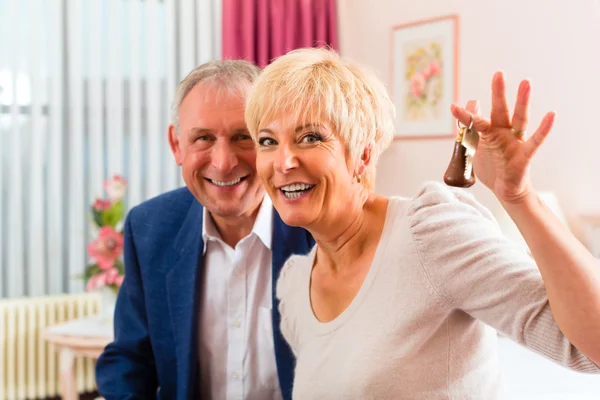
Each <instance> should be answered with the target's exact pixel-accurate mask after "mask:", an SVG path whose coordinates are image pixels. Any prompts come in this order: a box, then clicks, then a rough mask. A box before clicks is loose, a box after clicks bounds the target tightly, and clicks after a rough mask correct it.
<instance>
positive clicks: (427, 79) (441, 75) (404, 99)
mask: <svg viewBox="0 0 600 400" xmlns="http://www.w3.org/2000/svg"><path fill="white" fill-rule="evenodd" d="M457 33H458V17H457V16H448V17H441V18H436V19H431V20H426V21H419V22H414V23H409V24H404V25H398V26H395V27H394V28H393V30H392V98H393V101H394V106H395V107H396V120H395V128H396V131H395V132H396V133H395V134H396V138H405V137H406V138H409V137H429V138H434V137H451V136H454V135H455V130H456V125H455V123H454V120H453V118H452V114H451V113H450V104H451V103H453V102H456V101H457V87H456V86H457V79H456V77H457V73H458V71H457V69H458V68H457V50H458V43H457V40H458V34H457Z"/></svg>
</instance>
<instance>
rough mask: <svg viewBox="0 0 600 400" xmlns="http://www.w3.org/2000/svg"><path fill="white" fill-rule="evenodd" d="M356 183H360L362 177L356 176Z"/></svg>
mask: <svg viewBox="0 0 600 400" xmlns="http://www.w3.org/2000/svg"><path fill="white" fill-rule="evenodd" d="M356 183H360V175H356Z"/></svg>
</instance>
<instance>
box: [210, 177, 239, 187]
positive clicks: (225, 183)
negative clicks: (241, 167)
mask: <svg viewBox="0 0 600 400" xmlns="http://www.w3.org/2000/svg"><path fill="white" fill-rule="evenodd" d="M241 180H242V178H237V179H236V180H233V181H229V182H223V181H217V180H215V179H211V180H210V181H211V182H212V183H214V184H215V185H217V186H233V185H236V184H238V183H240V181H241Z"/></svg>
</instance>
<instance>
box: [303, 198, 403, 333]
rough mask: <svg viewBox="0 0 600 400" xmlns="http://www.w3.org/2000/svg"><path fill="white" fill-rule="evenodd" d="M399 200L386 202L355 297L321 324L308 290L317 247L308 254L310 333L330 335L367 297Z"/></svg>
mask: <svg viewBox="0 0 600 400" xmlns="http://www.w3.org/2000/svg"><path fill="white" fill-rule="evenodd" d="M398 202H399V199H395V198H392V197H390V198H389V200H388V205H387V210H386V212H385V222H384V224H383V232H381V237H380V239H379V243H378V244H377V248H376V249H375V255H374V256H373V262H372V263H371V267H370V268H369V271H368V272H367V275H366V276H365V279H364V280H363V282H362V284H361V285H360V288H359V289H358V291H357V292H356V295H355V296H354V298H353V299H352V301H351V302H350V304H349V305H348V307H346V308H345V309H344V310H343V311H342V312H341V313H340V314H339V315H338V316H337V317H335V318H334V319H332V320H331V321H327V322H321V321H319V319H318V318H317V317H316V316H315V313H314V311H313V308H312V302H311V299H310V288H311V284H312V269H313V266H314V264H315V257H316V255H317V248H318V245H315V246H313V248H312V250H311V251H310V253H309V254H308V264H309V265H310V268H306V273H307V274H308V277H307V279H306V281H308V285H307V286H306V287H305V289H304V290H303V292H304V301H303V303H304V305H305V307H304V310H305V312H306V313H307V314H308V315H307V320H308V321H309V323H310V325H311V327H312V329H311V330H312V331H313V332H315V333H317V334H320V335H324V334H327V333H330V332H332V331H334V330H336V329H338V328H339V327H341V326H342V325H344V323H346V321H348V319H349V318H350V317H351V316H352V315H353V314H354V313H355V312H356V310H357V309H358V308H359V307H360V305H361V304H362V303H363V301H364V299H365V298H366V297H367V294H368V293H369V290H370V289H371V286H372V284H373V281H374V280H375V277H376V276H377V272H378V271H379V269H380V266H381V261H382V259H383V257H384V255H385V250H386V248H387V243H388V239H389V236H390V231H391V228H392V226H391V224H393V223H394V220H395V215H396V210H397V208H398Z"/></svg>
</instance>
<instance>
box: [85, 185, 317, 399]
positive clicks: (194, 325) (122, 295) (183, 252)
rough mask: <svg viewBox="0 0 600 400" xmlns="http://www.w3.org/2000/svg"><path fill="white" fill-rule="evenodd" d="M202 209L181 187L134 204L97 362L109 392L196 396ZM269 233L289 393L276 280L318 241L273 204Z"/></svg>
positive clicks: (277, 340)
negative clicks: (110, 327) (110, 325)
mask: <svg viewBox="0 0 600 400" xmlns="http://www.w3.org/2000/svg"><path fill="white" fill-rule="evenodd" d="M202 211H203V209H202V205H201V204H200V203H198V201H197V200H196V199H195V198H194V196H193V195H192V194H191V193H190V192H189V190H188V189H187V188H182V189H177V190H174V191H171V192H168V193H165V194H162V195H160V196H158V197H155V198H153V199H151V200H148V201H146V202H143V203H142V204H140V205H138V206H136V207H134V208H132V209H131V211H130V212H129V214H128V216H127V218H126V220H125V227H124V240H125V254H124V258H125V281H124V283H123V286H122V287H121V290H120V291H119V295H118V298H117V305H116V310H115V325H114V332H115V338H114V341H113V342H112V343H111V344H109V345H108V346H107V347H106V349H105V350H104V353H103V354H102V355H101V357H100V358H99V359H98V361H97V364H96V380H97V385H98V390H99V392H100V394H101V395H102V396H104V397H105V398H106V399H107V400H113V399H150V398H160V399H196V398H199V394H198V393H199V386H198V383H199V382H198V381H199V372H198V362H197V358H198V357H197V354H198V352H197V350H198V343H197V342H198V307H199V306H198V304H199V298H200V294H201V293H200V288H201V287H202V285H201V282H200V280H201V277H202V274H201V270H202V249H203V246H204V243H203V241H202V216H203V212H202ZM272 237H273V243H272V246H271V247H272V253H273V263H272V274H273V285H272V286H273V287H272V298H273V311H272V318H273V340H274V349H275V358H276V360H277V372H278V375H279V383H280V386H281V390H282V392H283V397H284V399H291V393H292V382H293V376H294V365H295V360H294V357H293V354H292V352H291V350H290V348H289V346H288V345H287V343H286V342H285V340H284V338H283V336H282V335H281V331H280V328H279V323H280V319H281V317H280V315H279V312H278V308H279V302H278V301H277V298H276V297H275V286H276V285H275V284H276V282H277V278H278V276H279V271H280V269H281V267H282V266H283V264H284V262H285V261H286V260H287V259H288V257H290V256H291V255H292V254H306V253H308V251H309V250H310V248H311V247H312V246H313V244H314V241H313V239H312V237H311V236H310V234H309V233H308V232H307V231H305V230H304V229H301V228H296V227H290V226H287V225H285V224H284V223H283V222H282V221H281V218H280V217H279V215H278V214H277V212H276V211H275V210H273V236H272ZM205 329H210V327H206V328H205ZM157 388H159V390H158V391H157Z"/></svg>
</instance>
